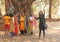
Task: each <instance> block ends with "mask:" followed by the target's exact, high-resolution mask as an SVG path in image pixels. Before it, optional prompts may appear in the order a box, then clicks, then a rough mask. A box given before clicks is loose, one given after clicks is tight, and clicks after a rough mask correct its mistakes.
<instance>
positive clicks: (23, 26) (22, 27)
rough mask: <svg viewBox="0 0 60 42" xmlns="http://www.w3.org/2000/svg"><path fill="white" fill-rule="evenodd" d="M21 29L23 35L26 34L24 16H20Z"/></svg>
mask: <svg viewBox="0 0 60 42" xmlns="http://www.w3.org/2000/svg"><path fill="white" fill-rule="evenodd" d="M19 29H20V32H21V34H24V30H25V17H24V14H22V15H20V25H19Z"/></svg>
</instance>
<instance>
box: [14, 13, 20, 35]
mask: <svg viewBox="0 0 60 42" xmlns="http://www.w3.org/2000/svg"><path fill="white" fill-rule="evenodd" d="M17 16H18V14H15V15H14V28H15V35H17V34H18V28H19V24H18V17H17Z"/></svg>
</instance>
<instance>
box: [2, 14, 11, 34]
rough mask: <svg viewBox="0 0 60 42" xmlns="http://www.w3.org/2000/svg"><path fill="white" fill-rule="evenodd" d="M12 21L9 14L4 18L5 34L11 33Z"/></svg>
mask: <svg viewBox="0 0 60 42" xmlns="http://www.w3.org/2000/svg"><path fill="white" fill-rule="evenodd" d="M10 19H11V17H10V16H8V14H6V15H5V16H4V17H3V20H4V30H5V34H8V33H9V31H10Z"/></svg>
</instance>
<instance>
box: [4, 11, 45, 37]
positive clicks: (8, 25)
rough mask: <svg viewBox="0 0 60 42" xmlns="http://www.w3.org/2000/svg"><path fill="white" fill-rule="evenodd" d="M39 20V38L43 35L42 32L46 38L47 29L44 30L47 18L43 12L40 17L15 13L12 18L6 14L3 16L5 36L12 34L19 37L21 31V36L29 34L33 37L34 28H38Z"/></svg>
mask: <svg viewBox="0 0 60 42" xmlns="http://www.w3.org/2000/svg"><path fill="white" fill-rule="evenodd" d="M37 19H39V37H40V35H41V31H43V36H44V37H45V29H44V24H45V17H44V14H43V12H42V11H40V12H39V17H35V16H34V15H32V14H30V15H29V14H27V13H26V14H24V13H22V14H20V15H19V14H18V13H15V14H14V15H12V16H9V14H6V15H4V16H3V20H4V30H5V34H9V33H11V34H12V36H14V35H18V34H19V31H20V34H22V35H23V34H28V35H32V34H33V28H37V27H36V24H37V22H36V20H37Z"/></svg>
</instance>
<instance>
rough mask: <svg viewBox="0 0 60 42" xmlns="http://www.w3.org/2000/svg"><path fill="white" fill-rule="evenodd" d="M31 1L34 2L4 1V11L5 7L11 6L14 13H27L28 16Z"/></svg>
mask: <svg viewBox="0 0 60 42" xmlns="http://www.w3.org/2000/svg"><path fill="white" fill-rule="evenodd" d="M10 1H11V2H10ZM33 1H35V0H6V11H7V10H8V9H7V7H9V6H11V5H10V4H12V5H13V7H14V12H19V13H20V14H22V13H25V14H26V13H27V12H28V14H30V13H31V9H30V7H31V5H32V3H33Z"/></svg>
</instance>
